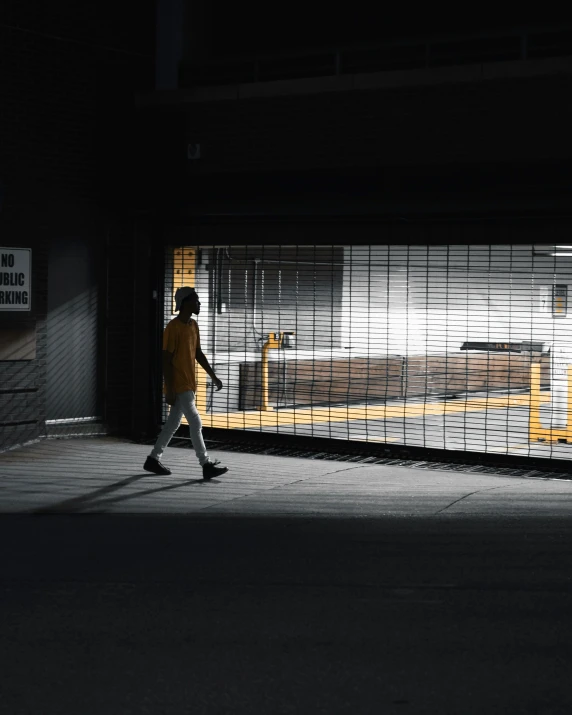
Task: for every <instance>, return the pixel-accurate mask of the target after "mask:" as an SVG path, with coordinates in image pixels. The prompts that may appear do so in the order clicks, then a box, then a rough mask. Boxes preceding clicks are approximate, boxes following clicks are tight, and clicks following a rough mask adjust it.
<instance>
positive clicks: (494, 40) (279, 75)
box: [179, 24, 572, 88]
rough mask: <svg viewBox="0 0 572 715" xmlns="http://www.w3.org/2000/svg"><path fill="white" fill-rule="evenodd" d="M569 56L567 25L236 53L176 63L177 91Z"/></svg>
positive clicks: (571, 34) (571, 27)
mask: <svg viewBox="0 0 572 715" xmlns="http://www.w3.org/2000/svg"><path fill="white" fill-rule="evenodd" d="M566 55H572V24H560V25H552V26H534V27H531V26H526V27H522V26H521V27H512V28H507V29H506V30H496V31H489V32H479V33H474V34H464V35H450V34H447V35H433V36H430V37H410V38H399V39H394V40H387V41H384V42H380V43H376V44H371V43H362V44H359V45H347V46H342V47H339V46H336V47H321V48H316V47H315V48H307V49H298V50H295V51H287V52H286V51H282V52H280V51H277V52H275V53H272V54H268V55H255V54H242V55H234V56H228V57H224V58H220V59H216V60H207V61H204V62H202V63H200V64H193V63H187V62H184V61H183V62H182V63H181V66H180V68H179V86H180V87H181V88H188V87H200V86H213V85H225V84H242V83H255V82H269V81H276V80H286V79H301V78H309V77H327V76H340V75H347V74H357V73H367V72H384V71H395V70H412V69H422V68H431V67H444V66H452V65H464V64H479V63H484V62H502V61H526V60H530V59H540V58H547V57H562V56H566Z"/></svg>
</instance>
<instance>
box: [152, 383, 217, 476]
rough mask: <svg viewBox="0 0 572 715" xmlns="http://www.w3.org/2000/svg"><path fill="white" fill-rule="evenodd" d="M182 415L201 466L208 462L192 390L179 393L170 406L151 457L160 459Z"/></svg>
mask: <svg viewBox="0 0 572 715" xmlns="http://www.w3.org/2000/svg"><path fill="white" fill-rule="evenodd" d="M183 415H185V417H186V418H187V422H188V423H189V431H190V433H191V442H192V443H193V447H194V450H195V452H196V454H197V457H198V458H199V464H200V465H201V467H202V465H203V464H205V463H206V462H208V461H209V455H208V454H207V448H206V447H205V441H204V439H203V433H202V426H203V423H202V422H201V416H200V415H199V412H198V410H197V407H196V405H195V393H194V392H193V391H192V390H189V391H188V392H179V394H178V395H177V399H176V400H175V404H174V405H172V406H171V411H170V412H169V417H167V421H166V422H165V426H164V427H163V429H162V430H161V434H160V435H159V436H158V437H157V441H156V442H155V446H154V447H153V451H152V452H151V456H152V457H155V459H161V455H162V454H163V452H164V451H165V447H166V446H167V445H168V444H169V442H170V441H171V438H172V437H173V435H174V434H175V432H176V431H177V429H178V428H179V425H180V424H181V419H182V418H183Z"/></svg>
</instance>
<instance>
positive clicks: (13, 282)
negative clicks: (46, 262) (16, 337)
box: [0, 246, 32, 311]
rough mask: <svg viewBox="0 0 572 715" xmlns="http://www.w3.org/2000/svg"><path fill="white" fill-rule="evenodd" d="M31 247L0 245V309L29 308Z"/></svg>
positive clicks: (30, 295) (30, 302)
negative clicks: (3, 246) (5, 246)
mask: <svg viewBox="0 0 572 715" xmlns="http://www.w3.org/2000/svg"><path fill="white" fill-rule="evenodd" d="M31 306H32V249H31V248H2V247H1V246H0V311H12V310H14V311H22V310H31Z"/></svg>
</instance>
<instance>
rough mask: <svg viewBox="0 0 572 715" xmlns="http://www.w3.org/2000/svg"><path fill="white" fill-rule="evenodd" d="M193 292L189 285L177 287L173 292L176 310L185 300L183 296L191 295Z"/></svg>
mask: <svg viewBox="0 0 572 715" xmlns="http://www.w3.org/2000/svg"><path fill="white" fill-rule="evenodd" d="M193 293H196V291H195V289H194V288H189V286H183V287H182V288H178V289H177V292H176V293H175V307H176V309H177V310H181V304H182V302H183V301H184V300H185V298H188V297H189V296H190V295H193Z"/></svg>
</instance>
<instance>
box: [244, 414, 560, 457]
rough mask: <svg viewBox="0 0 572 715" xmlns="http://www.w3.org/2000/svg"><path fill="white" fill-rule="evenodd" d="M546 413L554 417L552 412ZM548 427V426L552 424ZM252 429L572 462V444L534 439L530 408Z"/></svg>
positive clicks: (253, 429)
mask: <svg viewBox="0 0 572 715" xmlns="http://www.w3.org/2000/svg"><path fill="white" fill-rule="evenodd" d="M544 412H545V413H546V414H548V413H547V411H546V410H545V411H544ZM546 423H547V424H548V422H547V421H546ZM248 431H250V432H259V431H261V432H271V433H275V434H297V435H303V436H312V437H325V438H329V439H342V440H361V441H366V442H387V443H388V444H403V445H409V446H412V447H431V448H435V449H451V450H461V451H469V452H486V453H495V454H514V455H520V456H527V457H544V458H546V459H572V444H559V443H557V442H554V443H548V442H546V443H541V442H538V441H536V442H533V441H530V440H529V427H528V408H527V407H511V408H506V409H495V410H491V411H486V410H483V411H481V412H476V411H475V412H466V413H453V414H447V413H444V414H443V415H427V416H423V417H406V418H392V419H387V420H376V419H368V420H367V421H366V420H350V421H346V422H327V421H324V422H318V421H316V422H313V423H311V424H296V425H293V424H281V425H280V426H279V427H270V426H262V427H252V428H250V429H249V430H248Z"/></svg>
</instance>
